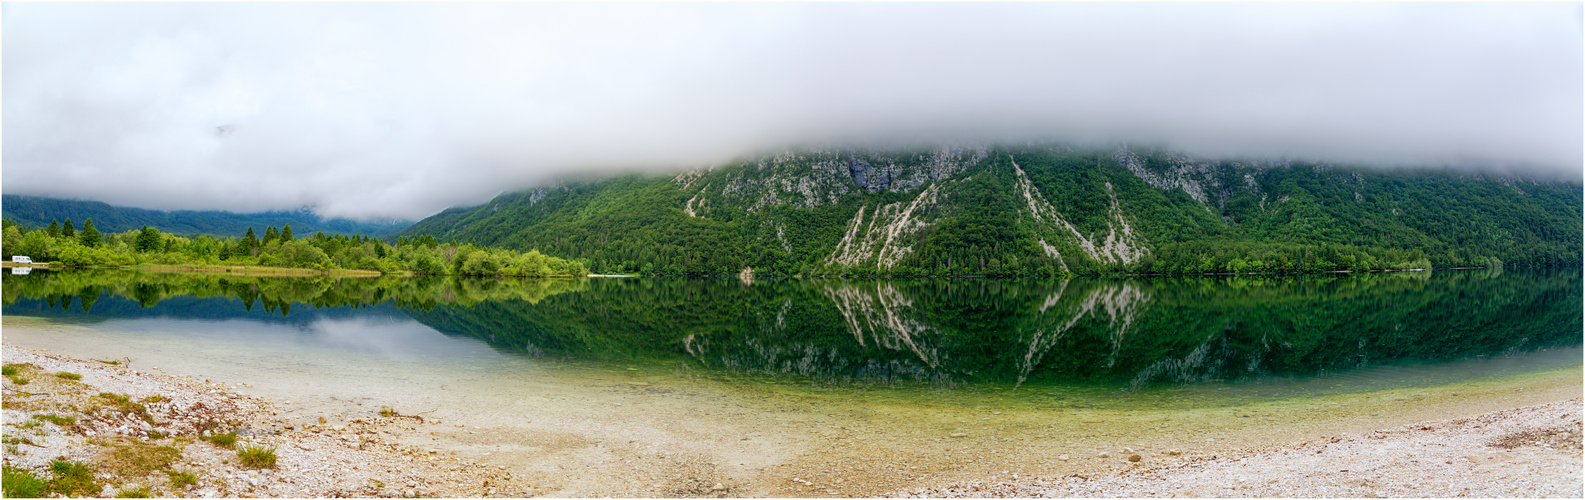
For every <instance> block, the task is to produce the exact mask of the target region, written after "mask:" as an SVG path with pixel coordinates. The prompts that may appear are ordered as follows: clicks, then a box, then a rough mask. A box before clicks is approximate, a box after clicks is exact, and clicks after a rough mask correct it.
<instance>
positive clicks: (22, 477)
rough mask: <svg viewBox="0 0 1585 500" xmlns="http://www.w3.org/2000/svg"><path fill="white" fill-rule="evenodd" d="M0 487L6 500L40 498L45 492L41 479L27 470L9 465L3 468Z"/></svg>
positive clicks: (45, 488)
mask: <svg viewBox="0 0 1585 500" xmlns="http://www.w3.org/2000/svg"><path fill="white" fill-rule="evenodd" d="M0 486H3V487H4V488H3V489H4V490H5V497H6V498H41V497H43V496H44V494H45V492H46V490H47V487H46V485H45V484H44V480H43V479H39V477H38V476H35V475H33V473H32V472H29V471H28V470H27V469H17V468H13V467H11V466H9V465H7V466H5V474H4V477H0Z"/></svg>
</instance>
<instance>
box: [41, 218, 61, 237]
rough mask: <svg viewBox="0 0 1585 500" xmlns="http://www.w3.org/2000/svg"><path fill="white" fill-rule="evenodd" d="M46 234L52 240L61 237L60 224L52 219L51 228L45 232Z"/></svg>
mask: <svg viewBox="0 0 1585 500" xmlns="http://www.w3.org/2000/svg"><path fill="white" fill-rule="evenodd" d="M44 234H48V235H50V237H51V238H56V237H59V236H60V235H61V226H60V224H59V223H57V222H55V219H50V227H49V228H47V229H45V230H44Z"/></svg>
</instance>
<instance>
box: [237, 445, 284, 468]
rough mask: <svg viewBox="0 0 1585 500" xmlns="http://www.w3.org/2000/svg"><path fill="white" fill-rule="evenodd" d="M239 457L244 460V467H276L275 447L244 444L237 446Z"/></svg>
mask: <svg viewBox="0 0 1585 500" xmlns="http://www.w3.org/2000/svg"><path fill="white" fill-rule="evenodd" d="M237 458H239V459H241V460H242V466H243V467H250V468H254V469H274V468H275V448H274V447H265V446H264V445H256V444H243V445H242V446H238V447H237Z"/></svg>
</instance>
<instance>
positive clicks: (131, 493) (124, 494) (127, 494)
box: [116, 486, 154, 498]
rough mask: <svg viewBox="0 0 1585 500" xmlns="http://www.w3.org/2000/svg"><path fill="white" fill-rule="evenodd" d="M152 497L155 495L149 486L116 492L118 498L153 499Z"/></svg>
mask: <svg viewBox="0 0 1585 500" xmlns="http://www.w3.org/2000/svg"><path fill="white" fill-rule="evenodd" d="M152 496H154V495H153V493H152V492H150V491H149V487H148V486H139V487H137V488H127V489H124V490H121V491H118V492H116V498H149V497H152Z"/></svg>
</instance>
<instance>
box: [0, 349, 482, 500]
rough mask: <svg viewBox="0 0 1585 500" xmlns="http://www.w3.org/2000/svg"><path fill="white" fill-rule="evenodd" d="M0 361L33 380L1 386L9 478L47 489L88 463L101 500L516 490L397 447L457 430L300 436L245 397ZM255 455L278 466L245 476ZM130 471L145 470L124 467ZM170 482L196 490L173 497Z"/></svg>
mask: <svg viewBox="0 0 1585 500" xmlns="http://www.w3.org/2000/svg"><path fill="white" fill-rule="evenodd" d="M3 350H4V356H5V364H6V365H7V366H8V367H12V368H20V369H19V370H18V375H17V376H18V377H20V378H23V379H26V380H27V383H26V384H22V385H19V384H17V383H16V380H14V379H13V378H12V377H9V376H8V377H6V378H5V379H4V380H3V384H4V393H5V405H4V410H3V413H4V424H5V435H6V438H7V440H6V444H7V446H6V449H5V454H4V461H5V466H6V467H7V468H15V469H20V470H27V471H31V472H32V473H33V474H34V475H35V476H37V477H39V478H41V479H44V480H48V479H50V477H51V476H50V468H49V467H50V462H51V461H52V460H55V459H57V458H64V459H67V460H72V461H79V462H83V463H87V464H89V465H90V467H91V468H92V469H93V470H94V471H95V474H94V483H95V484H96V485H98V486H99V487H101V488H102V490H101V492H100V493H99V496H115V495H116V494H118V493H124V492H128V491H137V490H138V489H139V488H148V489H147V490H144V491H145V492H147V493H148V494H150V495H152V496H156V497H240V496H269V497H345V496H356V497H374V496H378V497H414V496H425V497H463V496H467V497H480V496H486V495H493V494H496V493H497V491H498V490H504V489H506V488H508V487H509V485H511V484H512V481H511V475H510V473H507V472H505V471H504V470H502V469H499V468H494V467H487V466H484V465H480V464H478V463H476V462H470V461H465V460H461V459H458V458H456V457H455V456H454V454H446V453H440V452H438V451H436V450H433V449H424V448H421V447H416V446H407V445H403V444H400V443H399V442H398V439H397V438H398V437H400V436H401V435H403V434H412V435H418V434H420V433H426V432H436V431H439V430H440V429H441V428H450V427H451V425H450V424H446V423H445V422H443V421H440V420H436V419H430V418H426V417H423V416H419V415H394V414H393V415H389V416H381V417H376V418H353V419H350V420H348V421H346V422H338V423H335V424H334V425H327V424H326V423H325V422H323V420H321V423H320V424H319V425H314V424H308V425H294V424H293V423H292V422H290V421H288V420H287V419H286V418H282V417H281V416H280V415H281V414H282V412H283V411H284V409H283V406H290V403H289V402H284V401H283V402H274V401H269V400H268V399H267V398H258V397H252V396H247V395H243V394H238V393H237V392H235V390H234V389H240V388H241V387H238V386H228V385H226V384H224V383H220V382H215V381H210V380H207V379H205V380H196V379H192V378H189V377H176V376H170V375H165V374H161V373H155V372H149V371H139V370H134V369H131V368H129V367H127V366H125V365H112V364H108V363H107V362H108V361H114V360H104V361H101V360H84V359H77V358H73V357H69V356H63V355H58V354H53V353H50V352H47V351H42V350H33V349H25V348H19V347H14V346H10V345H6V346H3ZM156 370H157V368H156ZM62 372H65V373H66V375H65V376H62V375H59V374H60V373H62ZM73 375H76V376H79V377H80V378H76V379H75V380H74V379H73V378H72V376H73ZM103 394H116V395H123V396H125V397H126V400H129V401H132V402H138V403H140V404H141V407H142V409H143V410H145V411H144V412H142V414H143V415H146V417H143V416H142V415H139V414H138V413H140V412H138V411H137V410H136V409H134V410H133V411H126V412H123V411H120V410H118V409H117V408H116V407H115V406H116V405H115V404H114V401H113V400H112V399H107V398H106V397H104V396H103ZM126 408H127V407H126V406H122V407H121V409H126ZM52 415H53V416H54V417H55V418H52V417H50V416H52ZM40 416H42V418H40ZM140 417H141V418H140ZM206 430H207V432H206ZM448 430H450V429H448ZM221 431H234V432H235V435H236V442H235V444H234V445H232V446H229V447H228V446H222V445H220V444H216V443H214V442H211V441H209V440H207V439H205V436H206V435H214V434H218V433H221ZM248 445H256V446H263V447H267V448H271V449H273V450H274V454H275V456H276V457H277V459H276V460H275V463H274V466H273V467H269V468H252V467H245V466H243V465H242V463H241V462H242V461H241V460H239V454H238V452H237V450H238V449H242V448H243V447H244V446H248ZM172 450H174V454H173V455H171V454H172V453H173V451H172ZM162 454H163V455H162ZM150 457H158V458H150ZM151 461H152V462H151ZM133 462H135V463H138V464H139V466H137V467H128V466H127V464H128V463H133ZM173 472H174V473H188V474H192V475H193V476H194V477H195V479H196V483H195V484H192V485H187V486H176V485H174V484H173V480H172V479H171V476H170V474H172V473H173Z"/></svg>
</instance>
